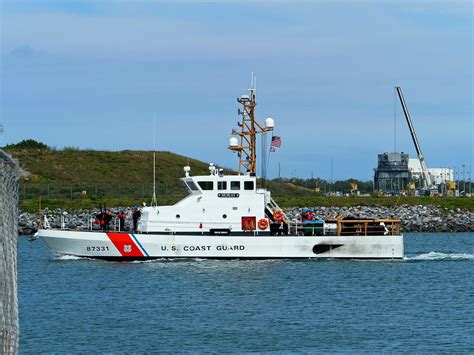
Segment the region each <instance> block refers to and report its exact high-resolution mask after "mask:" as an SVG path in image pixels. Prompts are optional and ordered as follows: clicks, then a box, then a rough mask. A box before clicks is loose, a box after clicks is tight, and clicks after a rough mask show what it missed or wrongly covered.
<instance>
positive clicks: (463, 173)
mask: <svg viewBox="0 0 474 355" xmlns="http://www.w3.org/2000/svg"><path fill="white" fill-rule="evenodd" d="M461 166H462V185H463V189H462V190H463V192H464V196H466V165H465V164H463V165H461Z"/></svg>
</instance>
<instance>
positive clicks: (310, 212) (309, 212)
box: [307, 208, 314, 221]
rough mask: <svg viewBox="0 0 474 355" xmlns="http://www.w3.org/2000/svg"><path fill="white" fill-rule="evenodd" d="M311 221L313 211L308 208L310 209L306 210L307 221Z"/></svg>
mask: <svg viewBox="0 0 474 355" xmlns="http://www.w3.org/2000/svg"><path fill="white" fill-rule="evenodd" d="M313 219H314V214H313V210H312V209H311V208H310V209H309V210H308V216H307V220H308V221H312V220H313Z"/></svg>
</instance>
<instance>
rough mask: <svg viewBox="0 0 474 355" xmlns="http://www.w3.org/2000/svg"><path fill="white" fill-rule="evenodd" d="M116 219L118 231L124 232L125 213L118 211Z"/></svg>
mask: <svg viewBox="0 0 474 355" xmlns="http://www.w3.org/2000/svg"><path fill="white" fill-rule="evenodd" d="M117 217H118V219H119V228H120V229H119V230H120V231H124V230H125V213H124V212H123V210H122V209H121V210H119V214H118V215H117Z"/></svg>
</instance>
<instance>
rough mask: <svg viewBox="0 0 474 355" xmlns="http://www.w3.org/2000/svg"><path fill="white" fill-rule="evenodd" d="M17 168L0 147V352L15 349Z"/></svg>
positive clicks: (11, 352)
mask: <svg viewBox="0 0 474 355" xmlns="http://www.w3.org/2000/svg"><path fill="white" fill-rule="evenodd" d="M18 179H19V169H18V166H17V164H16V163H15V161H14V160H12V158H11V157H10V156H9V155H8V154H6V153H5V152H3V151H2V150H1V149H0V353H1V354H16V353H17V352H18V340H19V334H20V332H19V321H18V295H17V244H18V192H19V191H18Z"/></svg>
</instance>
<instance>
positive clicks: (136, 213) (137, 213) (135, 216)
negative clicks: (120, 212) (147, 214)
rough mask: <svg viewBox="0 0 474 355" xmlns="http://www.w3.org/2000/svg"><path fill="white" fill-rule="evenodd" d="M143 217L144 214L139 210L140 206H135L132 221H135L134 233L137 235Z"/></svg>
mask: <svg viewBox="0 0 474 355" xmlns="http://www.w3.org/2000/svg"><path fill="white" fill-rule="evenodd" d="M141 216H142V213H141V212H140V210H139V209H138V206H133V210H132V219H133V231H134V232H135V233H136V232H137V230H138V220H139V219H140V217H141Z"/></svg>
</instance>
